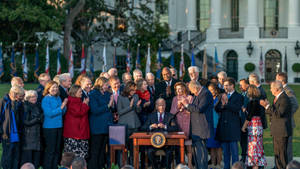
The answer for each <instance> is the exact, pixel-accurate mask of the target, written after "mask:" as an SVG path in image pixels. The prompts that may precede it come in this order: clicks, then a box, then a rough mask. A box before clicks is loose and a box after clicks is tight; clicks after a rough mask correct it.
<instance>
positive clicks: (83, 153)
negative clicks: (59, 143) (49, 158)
mask: <svg viewBox="0 0 300 169" xmlns="http://www.w3.org/2000/svg"><path fill="white" fill-rule="evenodd" d="M81 96H82V89H81V88H80V86H78V85H74V86H72V87H71V89H70V91H69V97H68V104H67V113H66V116H65V121H64V134H63V135H64V138H65V140H64V152H73V153H75V155H76V156H77V157H82V158H86V157H87V155H88V147H89V146H88V139H89V138H90V126H89V119H88V110H89V106H88V103H89V98H85V99H84V100H83V101H81Z"/></svg>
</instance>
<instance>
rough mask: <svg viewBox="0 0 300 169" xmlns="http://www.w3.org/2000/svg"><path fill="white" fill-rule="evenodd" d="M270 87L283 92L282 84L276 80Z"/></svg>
mask: <svg viewBox="0 0 300 169" xmlns="http://www.w3.org/2000/svg"><path fill="white" fill-rule="evenodd" d="M271 86H272V87H273V88H274V89H277V90H279V91H282V90H283V86H282V83H281V82H280V81H278V80H276V81H274V82H272V83H271Z"/></svg>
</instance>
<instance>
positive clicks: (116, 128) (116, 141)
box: [109, 125, 127, 166]
mask: <svg viewBox="0 0 300 169" xmlns="http://www.w3.org/2000/svg"><path fill="white" fill-rule="evenodd" d="M125 138H126V127H125V126H123V125H112V126H109V145H110V165H111V166H112V164H113V163H114V164H116V163H115V161H116V160H115V157H116V153H115V151H116V150H121V151H122V164H123V165H126V163H127V149H126V146H125V142H126V141H125Z"/></svg>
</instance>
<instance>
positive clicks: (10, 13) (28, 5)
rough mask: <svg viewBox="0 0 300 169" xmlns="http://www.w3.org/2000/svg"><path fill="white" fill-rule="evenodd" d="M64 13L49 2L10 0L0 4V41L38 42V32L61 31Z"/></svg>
mask: <svg viewBox="0 0 300 169" xmlns="http://www.w3.org/2000/svg"><path fill="white" fill-rule="evenodd" d="M63 19H64V13H62V12H61V11H59V10H57V9H56V8H55V7H54V6H52V5H50V4H49V3H47V0H39V1H31V0H9V1H1V2H0V30H1V32H0V41H2V42H3V43H4V45H6V46H7V45H8V44H9V45H10V44H11V43H12V42H17V43H18V42H29V41H30V42H37V39H36V37H35V33H36V32H46V31H61V30H62V26H61V23H62V22H63Z"/></svg>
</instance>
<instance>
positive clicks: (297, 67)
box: [292, 63, 300, 83]
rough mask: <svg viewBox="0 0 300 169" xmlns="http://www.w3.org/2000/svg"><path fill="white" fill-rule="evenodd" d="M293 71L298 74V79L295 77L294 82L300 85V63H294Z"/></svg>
mask: <svg viewBox="0 0 300 169" xmlns="http://www.w3.org/2000/svg"><path fill="white" fill-rule="evenodd" d="M292 70H293V71H294V72H296V73H297V77H295V79H294V82H295V83H300V78H299V77H298V73H299V72H300V63H294V64H293V66H292Z"/></svg>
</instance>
